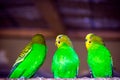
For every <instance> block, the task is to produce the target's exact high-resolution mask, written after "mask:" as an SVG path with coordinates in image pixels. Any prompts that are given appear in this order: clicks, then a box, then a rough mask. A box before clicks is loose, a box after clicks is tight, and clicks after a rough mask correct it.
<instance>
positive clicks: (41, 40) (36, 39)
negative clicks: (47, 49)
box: [32, 34, 46, 45]
mask: <svg viewBox="0 0 120 80" xmlns="http://www.w3.org/2000/svg"><path fill="white" fill-rule="evenodd" d="M32 43H39V44H44V45H45V44H46V43H45V39H44V36H43V35H42V34H36V35H34V36H33V37H32Z"/></svg>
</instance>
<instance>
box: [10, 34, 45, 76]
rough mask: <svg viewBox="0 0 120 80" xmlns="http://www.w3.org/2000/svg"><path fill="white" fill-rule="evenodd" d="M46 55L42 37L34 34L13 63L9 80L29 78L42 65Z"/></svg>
mask: <svg viewBox="0 0 120 80" xmlns="http://www.w3.org/2000/svg"><path fill="white" fill-rule="evenodd" d="M46 53H47V46H46V43H45V39H44V36H43V35H42V34H36V35H34V36H33V38H32V40H31V41H30V42H29V43H28V44H27V45H26V47H25V48H24V49H23V50H22V52H21V53H20V55H19V56H18V58H17V60H16V62H15V63H14V65H13V67H12V69H11V72H10V74H9V78H30V77H32V76H33V75H34V74H35V72H36V71H37V70H38V69H39V67H40V66H41V65H42V64H43V62H44V60H45V57H46Z"/></svg>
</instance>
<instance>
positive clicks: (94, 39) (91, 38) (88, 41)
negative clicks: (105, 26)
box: [85, 33, 104, 48]
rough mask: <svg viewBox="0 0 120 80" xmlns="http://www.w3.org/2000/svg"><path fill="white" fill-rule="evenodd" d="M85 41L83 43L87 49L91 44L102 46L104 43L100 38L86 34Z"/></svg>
mask: <svg viewBox="0 0 120 80" xmlns="http://www.w3.org/2000/svg"><path fill="white" fill-rule="evenodd" d="M85 39H86V42H85V43H86V47H87V48H89V46H90V45H91V43H92V42H96V43H98V44H103V45H104V42H103V40H102V38H101V37H99V36H97V35H95V34H93V33H89V34H87V36H86V38H85Z"/></svg>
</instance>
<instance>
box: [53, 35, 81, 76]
mask: <svg viewBox="0 0 120 80" xmlns="http://www.w3.org/2000/svg"><path fill="white" fill-rule="evenodd" d="M55 44H56V46H57V50H56V52H55V54H54V56H53V60H52V67H51V68H52V69H51V70H52V73H53V75H54V78H75V77H76V76H77V75H78V70H79V65H80V60H79V57H78V55H77V53H76V52H75V50H74V48H73V46H72V42H71V40H70V39H69V37H68V36H67V35H63V34H61V35H58V36H57V37H56V42H55Z"/></svg>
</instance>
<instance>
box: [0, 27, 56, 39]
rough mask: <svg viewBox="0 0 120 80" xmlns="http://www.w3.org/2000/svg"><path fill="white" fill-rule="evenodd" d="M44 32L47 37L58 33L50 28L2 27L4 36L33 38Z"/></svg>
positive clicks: (0, 33)
mask: <svg viewBox="0 0 120 80" xmlns="http://www.w3.org/2000/svg"><path fill="white" fill-rule="evenodd" d="M39 33H40V34H43V35H44V36H45V37H46V38H51V37H55V36H56V35H55V34H54V33H53V32H52V31H51V30H48V29H37V28H35V29H30V28H28V29H27V28H20V29H16V28H10V29H0V37H3V38H31V37H32V36H33V35H35V34H39Z"/></svg>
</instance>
